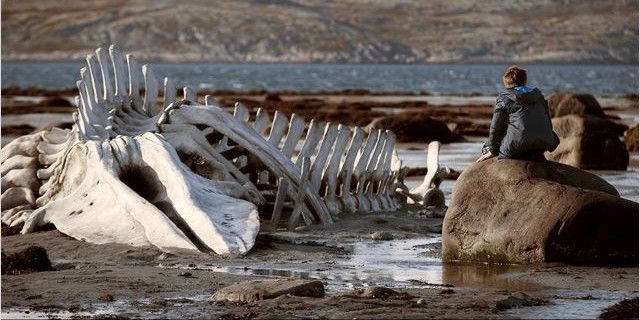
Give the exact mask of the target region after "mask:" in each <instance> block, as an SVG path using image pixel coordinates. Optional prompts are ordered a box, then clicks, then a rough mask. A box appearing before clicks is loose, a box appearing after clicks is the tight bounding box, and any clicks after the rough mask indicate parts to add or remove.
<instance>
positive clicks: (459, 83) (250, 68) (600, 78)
mask: <svg viewBox="0 0 640 320" xmlns="http://www.w3.org/2000/svg"><path fill="white" fill-rule="evenodd" d="M150 65H151V66H152V67H153V69H154V71H155V73H156V75H157V76H158V78H162V77H166V76H169V77H172V78H173V79H175V80H176V81H177V84H178V85H189V86H192V87H194V88H197V89H198V90H204V89H206V90H221V89H224V90H234V91H249V90H268V91H278V90H289V91H294V92H318V91H339V90H344V89H366V90H370V91H373V92H428V93H433V94H470V93H477V94H485V95H491V94H494V93H495V92H497V91H498V90H500V88H501V87H502V83H501V75H502V71H503V69H504V67H505V66H504V65H484V64H483V65H477V64H473V65H445V64H442V65H441V64H438V65H394V64H211V63H188V64H181V63H150ZM82 66H83V64H82V63H80V62H11V61H3V63H2V68H1V73H2V88H7V87H11V86H19V87H40V88H46V89H64V88H74V87H75V82H76V80H78V79H79V77H80V76H79V70H80V68H81V67H82ZM523 66H524V67H525V68H527V69H528V71H529V83H530V85H532V86H535V87H539V88H540V89H541V90H542V91H543V92H544V93H551V92H554V91H575V92H587V93H591V94H594V95H624V94H633V93H635V94H637V93H638V67H637V66H636V65H536V64H533V65H523Z"/></svg>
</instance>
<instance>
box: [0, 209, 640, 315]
mask: <svg viewBox="0 0 640 320" xmlns="http://www.w3.org/2000/svg"><path fill="white" fill-rule="evenodd" d="M441 223H442V222H441V220H440V219H426V218H412V217H410V216H407V215H405V214H397V213H395V214H394V213H386V214H385V213H383V214H378V215H358V216H349V217H346V218H345V219H343V220H341V221H340V222H339V223H338V224H336V225H335V226H333V227H319V226H316V227H313V228H309V229H308V230H304V231H301V232H284V231H280V232H262V233H261V234H260V236H259V238H258V242H257V244H256V246H255V248H254V249H253V250H252V251H251V252H250V253H249V254H248V255H246V256H245V257H220V256H216V255H210V254H205V253H194V252H184V251H177V252H173V253H170V254H166V253H162V252H160V251H159V250H157V249H154V248H134V247H128V246H124V245H115V244H107V245H93V244H89V243H85V242H81V241H77V240H75V239H72V238H70V237H67V236H65V235H63V234H61V233H59V232H58V231H55V230H52V231H43V232H37V233H33V234H28V235H12V236H5V237H3V238H2V247H3V250H4V251H5V252H7V253H11V252H14V251H17V250H20V249H24V248H26V247H28V246H30V245H40V246H42V247H44V248H45V249H46V250H47V252H48V254H49V257H50V259H51V261H52V264H53V267H54V269H55V271H46V272H39V273H32V274H26V275H15V276H13V275H11V276H9V275H3V276H2V308H3V311H2V312H3V316H8V315H14V316H18V315H21V316H29V315H32V316H33V315H37V314H49V315H54V316H56V315H57V316H65V315H67V316H68V315H86V316H92V315H103V316H104V315H117V316H122V317H140V316H143V317H178V316H179V317H189V318H192V317H195V318H198V317H222V318H253V317H258V318H280V317H288V318H303V317H311V318H425V317H446V318H512V317H516V318H519V317H525V318H526V317H532V316H533V315H536V314H538V315H541V316H542V315H544V314H547V315H554V314H556V315H557V313H554V312H567V313H566V314H567V316H569V317H571V316H581V315H582V316H587V317H593V316H595V315H598V314H599V312H600V310H601V309H603V308H605V307H608V306H609V305H613V304H614V303H616V302H617V301H618V300H622V299H623V298H630V297H633V296H634V295H637V287H638V269H637V268H587V267H572V266H567V265H560V264H545V265H534V266H526V267H525V266H488V265H442V264H441V263H440V262H439V258H438V257H439V245H438V243H437V241H429V239H435V240H437V239H438V237H439V228H440V227H441ZM263 229H264V228H263ZM374 231H388V232H390V233H391V234H392V235H393V236H394V240H392V241H381V242H375V241H373V240H371V238H370V234H371V233H372V232H374ZM422 243H424V244H422ZM361 245H365V246H367V247H366V248H367V251H370V254H367V253H365V252H363V251H362V250H359V248H360V249H362V248H361V247H359V246H361ZM393 247H397V248H398V250H394V249H393ZM371 254H379V256H376V257H372V256H371ZM409 262H414V264H411V263H409ZM403 264H404V268H405V270H404V272H403V270H402V265H403ZM390 268H396V269H397V272H396V273H389V270H390ZM278 278H308V279H319V280H321V281H323V282H324V283H325V289H326V296H325V298H303V297H294V296H281V297H279V298H276V299H271V300H263V301H259V302H255V303H247V304H241V303H230V302H213V301H210V300H209V298H210V297H211V295H212V294H213V293H214V292H215V291H216V290H218V289H220V288H222V287H225V286H228V285H231V284H234V283H237V282H240V281H245V280H252V279H278ZM374 285H379V286H385V287H390V288H393V289H394V290H397V291H399V292H401V293H405V294H403V295H398V296H392V297H388V298H355V297H349V296H346V295H345V294H346V293H349V292H350V291H351V290H353V289H357V288H363V287H367V286H374ZM522 294H525V295H526V296H527V297H529V298H531V299H535V300H536V301H541V302H542V303H541V304H540V305H536V306H526V307H520V308H515V309H505V310H502V309H501V308H500V307H497V306H500V305H501V301H504V300H505V299H507V298H509V297H511V296H519V295H522ZM420 299H422V300H420ZM26 311H28V312H29V313H28V314H27V313H25V312H26ZM544 312H546V313H544Z"/></svg>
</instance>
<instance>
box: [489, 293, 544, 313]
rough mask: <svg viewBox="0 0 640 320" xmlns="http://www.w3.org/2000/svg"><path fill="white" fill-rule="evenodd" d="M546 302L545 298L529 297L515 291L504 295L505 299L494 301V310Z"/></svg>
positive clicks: (537, 304) (538, 304) (539, 304)
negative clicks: (506, 295)
mask: <svg viewBox="0 0 640 320" xmlns="http://www.w3.org/2000/svg"><path fill="white" fill-rule="evenodd" d="M548 303H549V302H548V301H546V300H543V299H540V298H534V297H531V296H529V295H527V294H526V293H523V292H517V293H515V294H513V295H510V296H508V297H506V298H505V299H502V300H500V301H498V302H496V305H495V310H496V311H504V310H509V309H513V308H519V307H529V306H541V305H545V304H548Z"/></svg>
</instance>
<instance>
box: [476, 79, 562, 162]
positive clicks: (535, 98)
mask: <svg viewBox="0 0 640 320" xmlns="http://www.w3.org/2000/svg"><path fill="white" fill-rule="evenodd" d="M559 143H560V139H559V138H558V136H557V135H556V134H555V133H554V132H553V127H552V125H551V118H550V116H549V107H548V105H547V101H546V100H545V99H544V96H543V95H542V93H541V92H540V90H538V89H537V88H534V89H531V88H527V87H524V86H523V87H519V88H518V89H515V88H510V89H505V90H503V91H501V92H500V94H499V95H498V99H497V100H496V109H495V111H494V112H493V119H492V120H491V128H490V129H489V141H488V142H487V146H488V147H489V150H490V151H491V153H493V154H494V155H500V156H502V157H507V158H517V157H518V155H522V154H528V153H542V152H544V151H553V150H555V148H556V147H557V146H558V144H559Z"/></svg>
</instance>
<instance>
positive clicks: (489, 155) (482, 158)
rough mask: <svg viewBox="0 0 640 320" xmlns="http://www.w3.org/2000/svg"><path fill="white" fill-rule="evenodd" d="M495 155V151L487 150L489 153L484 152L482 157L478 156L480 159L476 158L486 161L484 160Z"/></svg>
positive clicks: (479, 160)
mask: <svg viewBox="0 0 640 320" xmlns="http://www.w3.org/2000/svg"><path fill="white" fill-rule="evenodd" d="M493 157H495V155H494V154H493V153H491V152H487V153H485V154H483V155H482V156H481V157H480V158H478V160H476V162H481V161H484V160H487V159H491V158H493Z"/></svg>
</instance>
